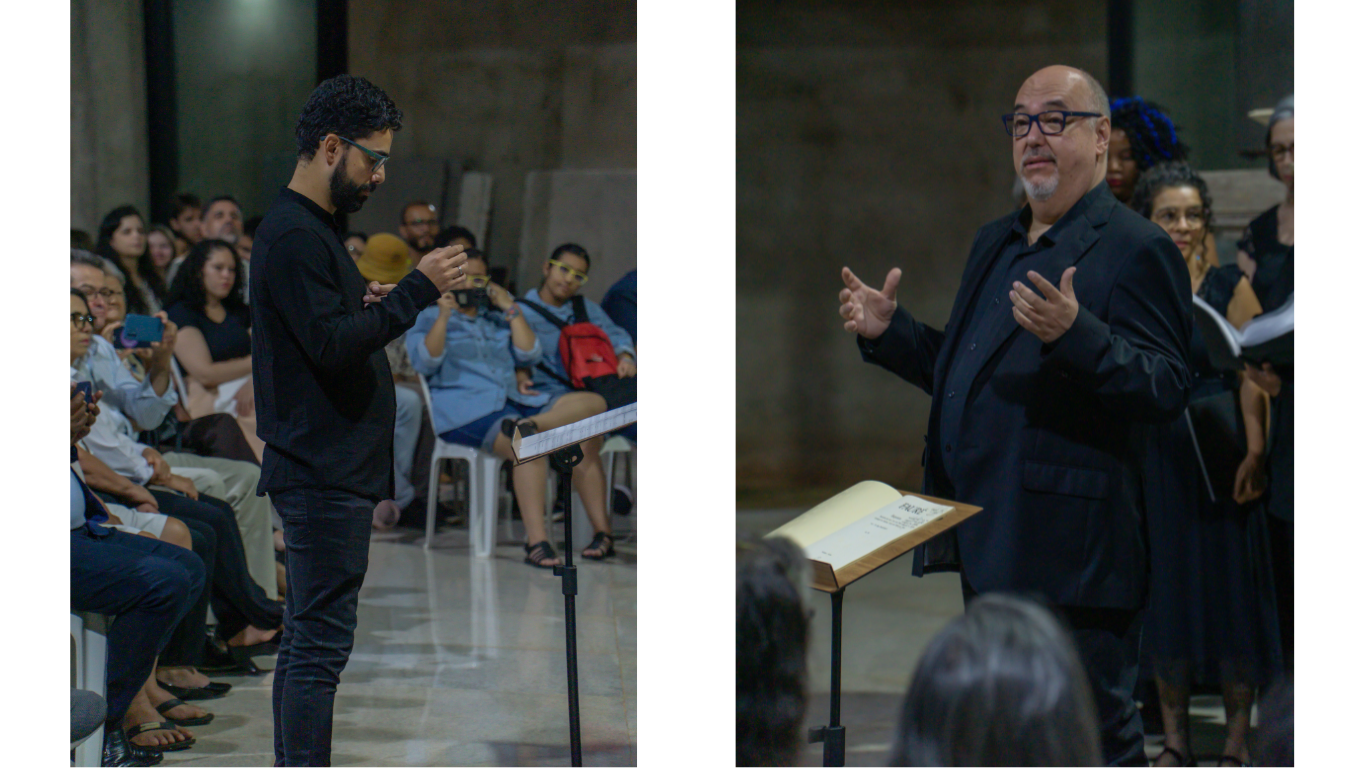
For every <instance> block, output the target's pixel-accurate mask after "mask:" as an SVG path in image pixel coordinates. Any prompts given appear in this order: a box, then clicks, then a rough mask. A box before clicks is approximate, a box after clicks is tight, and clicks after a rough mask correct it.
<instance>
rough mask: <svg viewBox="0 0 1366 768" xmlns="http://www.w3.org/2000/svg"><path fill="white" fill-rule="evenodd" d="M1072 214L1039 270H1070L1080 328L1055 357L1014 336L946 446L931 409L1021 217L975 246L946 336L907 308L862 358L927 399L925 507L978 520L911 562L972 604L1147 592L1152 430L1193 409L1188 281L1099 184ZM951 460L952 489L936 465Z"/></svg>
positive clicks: (1175, 256) (1169, 251)
mask: <svg viewBox="0 0 1366 768" xmlns="http://www.w3.org/2000/svg"><path fill="white" fill-rule="evenodd" d="M1077 206H1079V209H1076V210H1074V211H1073V212H1072V213H1075V214H1076V215H1072V216H1068V217H1066V218H1065V219H1064V220H1060V221H1059V223H1058V224H1057V225H1055V228H1058V232H1056V233H1050V237H1051V238H1052V239H1053V241H1054V245H1053V246H1052V247H1051V248H1048V249H1046V250H1045V251H1044V255H1043V260H1044V261H1043V266H1042V267H1041V268H1039V269H1037V271H1038V272H1039V273H1040V274H1041V275H1043V276H1044V278H1046V279H1047V280H1049V281H1050V282H1052V283H1053V285H1055V286H1057V285H1059V284H1060V281H1061V278H1062V273H1063V271H1064V270H1065V269H1066V268H1068V267H1070V266H1073V265H1076V266H1077V272H1076V274H1075V275H1074V276H1073V287H1074V289H1075V292H1076V296H1077V300H1078V302H1079V303H1080V305H1081V309H1080V312H1079V313H1078V315H1077V319H1076V321H1075V322H1074V324H1073V325H1072V327H1071V328H1070V329H1069V330H1068V331H1067V333H1065V334H1064V335H1063V336H1062V338H1060V339H1058V340H1057V341H1056V342H1055V343H1054V344H1052V345H1050V347H1049V348H1045V346H1044V344H1043V342H1042V341H1040V340H1039V338H1038V337H1037V336H1035V335H1033V334H1032V333H1029V332H1028V331H1026V330H1024V329H1023V328H1022V327H1020V325H1019V324H1018V323H1016V322H1013V321H1011V322H1008V323H1006V324H1005V327H1001V328H998V329H996V330H995V335H994V336H989V337H988V339H989V341H988V342H987V343H990V344H992V345H995V351H994V353H993V354H991V355H990V356H989V357H988V358H987V361H986V363H985V364H984V365H983V367H982V368H981V370H979V371H977V372H976V373H975V376H974V378H973V384H972V387H971V390H970V391H969V392H967V393H965V396H966V397H968V398H969V400H968V401H967V405H966V410H965V414H964V416H963V419H962V422H961V424H960V428H959V430H958V434H956V435H941V434H940V413H941V402H940V398H939V397H937V396H936V394H937V393H938V392H939V391H940V389H941V388H942V386H943V384H944V381H945V378H946V376H947V374H948V370H949V362H950V361H951V360H952V358H953V355H954V353H955V352H956V348H957V345H958V344H959V341H960V339H962V338H963V337H964V327H963V325H964V323H965V322H966V315H967V313H968V308H969V306H970V305H971V303H972V299H973V297H974V296H975V295H976V293H977V292H978V291H979V290H980V289H981V286H982V283H983V282H984V281H985V280H986V278H987V276H988V275H989V274H990V272H991V267H992V265H993V263H994V262H995V260H996V257H997V256H998V255H999V254H1000V253H1001V250H1002V248H1003V246H1004V244H1005V243H1006V240H1007V236H1008V235H1009V233H1010V230H1011V225H1012V224H1013V223H1014V222H1015V221H1016V220H1017V217H1018V216H1019V215H1020V214H1019V213H1012V214H1011V215H1009V216H1006V217H1004V218H1001V219H998V220H996V221H994V222H992V223H990V224H988V225H986V226H985V227H983V228H982V229H981V230H979V231H978V233H977V237H976V239H975V240H974V241H973V244H972V252H971V254H970V255H969V257H968V263H967V268H966V270H965V271H964V274H963V282H962V285H961V286H960V288H959V290H958V296H957V298H955V300H954V304H953V311H952V313H951V314H950V316H949V322H948V325H947V327H945V329H944V330H943V331H938V330H935V329H933V328H930V327H928V326H926V325H925V324H923V323H920V322H917V321H916V320H915V319H914V318H912V317H911V315H910V313H909V312H907V311H906V310H905V309H904V308H898V309H897V311H896V314H895V316H894V317H893V319H892V323H891V326H890V327H888V329H887V331H886V332H885V333H884V334H883V335H882V336H881V337H879V338H878V339H875V340H872V341H869V340H867V339H862V338H860V341H859V346H860V349H861V350H862V352H863V356H864V359H865V360H866V361H869V362H873V363H877V364H878V365H881V366H882V367H884V368H886V369H887V370H889V371H891V372H893V373H895V374H897V375H898V376H901V377H902V378H904V379H905V380H907V381H909V382H911V383H912V384H914V385H916V386H917V387H919V388H921V389H923V390H925V391H926V392H927V393H929V394H930V395H931V396H932V397H934V400H933V403H932V405H931V408H930V433H929V435H928V436H927V438H926V439H927V446H926V451H925V455H924V458H923V462H924V464H925V484H924V491H925V493H927V494H932V495H935V496H942V497H948V498H953V499H955V500H959V501H964V502H967V503H970V504H975V505H978V506H981V507H982V508H983V511H982V512H981V513H980V514H978V515H977V516H975V517H973V518H971V519H969V520H967V521H966V522H964V523H963V524H961V525H960V526H959V527H958V528H957V529H956V530H955V531H951V532H950V533H948V534H945V535H943V536H940V537H937V538H936V539H935V540H933V541H931V542H929V543H928V544H926V545H925V546H924V547H921V548H920V550H918V551H917V552H916V558H915V568H916V573H917V575H919V574H921V573H923V572H924V571H925V570H930V571H934V570H952V569H955V568H961V569H962V570H963V572H964V573H965V574H966V576H967V578H968V580H969V582H970V583H971V584H972V586H973V587H974V589H976V590H977V591H979V592H988V591H1028V592H1033V593H1036V594H1038V595H1039V596H1041V597H1043V598H1044V599H1047V600H1049V601H1051V602H1053V603H1055V604H1058V605H1073V606H1093V607H1112V608H1127V609H1136V608H1140V607H1142V605H1143V603H1144V600H1145V598H1146V585H1147V578H1146V576H1147V549H1146V544H1145V541H1144V533H1143V530H1144V529H1143V513H1142V509H1143V499H1142V482H1141V481H1142V466H1143V452H1142V448H1143V440H1144V439H1145V435H1146V433H1145V432H1144V430H1145V429H1146V427H1145V426H1144V425H1143V422H1149V423H1161V422H1169V421H1172V420H1174V419H1175V418H1177V417H1178V416H1179V415H1180V414H1181V412H1182V410H1183V409H1184V408H1185V406H1186V400H1187V398H1188V396H1189V391H1190V374H1189V369H1188V366H1187V355H1188V347H1189V340H1190V335H1191V292H1190V277H1189V274H1188V272H1187V269H1186V266H1185V263H1184V262H1183V261H1182V259H1181V254H1180V252H1179V251H1178V250H1177V248H1176V245H1175V244H1174V243H1173V242H1172V240H1171V238H1170V237H1168V236H1167V234H1166V233H1165V232H1163V231H1162V230H1161V229H1160V228H1159V227H1158V226H1157V225H1155V224H1153V223H1152V222H1150V221H1148V220H1146V219H1144V218H1143V217H1141V216H1139V215H1138V214H1137V213H1135V212H1133V211H1131V210H1129V209H1128V208H1125V207H1124V206H1122V205H1120V204H1119V202H1118V201H1117V200H1115V198H1114V196H1113V195H1112V194H1111V193H1110V190H1109V188H1108V187H1106V185H1105V184H1103V183H1102V184H1100V185H1098V186H1097V187H1096V188H1094V189H1093V190H1092V191H1091V192H1089V193H1087V195H1086V196H1085V197H1083V198H1082V199H1081V200H1080V201H1079V202H1078V203H1077ZM1055 234H1056V236H1054V235H1055ZM1030 287H1031V289H1032V288H1033V286H1032V285H1031V286H1030ZM990 298H994V297H983V298H982V299H981V300H983V301H985V300H988V299H990ZM999 298H1000V299H1001V300H1002V301H1008V300H1009V299H1008V297H1006V296H1001V297H999ZM949 449H951V450H953V451H954V464H955V467H956V471H955V473H954V479H956V480H957V482H956V483H955V482H953V479H951V478H950V477H949V475H948V473H947V471H946V470H945V467H944V461H943V456H942V454H941V453H940V451H941V450H949Z"/></svg>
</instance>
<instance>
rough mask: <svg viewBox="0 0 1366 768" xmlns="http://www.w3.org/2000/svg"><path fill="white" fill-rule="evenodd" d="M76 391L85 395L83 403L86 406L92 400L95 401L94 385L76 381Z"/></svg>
mask: <svg viewBox="0 0 1366 768" xmlns="http://www.w3.org/2000/svg"><path fill="white" fill-rule="evenodd" d="M76 389H77V390H78V391H79V392H81V394H83V395H85V402H86V403H87V404H89V403H90V402H91V401H93V400H94V399H95V385H94V384H91V383H90V382H88V381H78V382H76Z"/></svg>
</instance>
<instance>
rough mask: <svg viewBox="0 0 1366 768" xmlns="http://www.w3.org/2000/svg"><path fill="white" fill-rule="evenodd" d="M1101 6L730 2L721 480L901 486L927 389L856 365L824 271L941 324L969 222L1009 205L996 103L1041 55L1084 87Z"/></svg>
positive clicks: (924, 413)
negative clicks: (731, 181)
mask: <svg viewBox="0 0 1366 768" xmlns="http://www.w3.org/2000/svg"><path fill="white" fill-rule="evenodd" d="M1105 29H1106V28H1105V5H1104V4H1103V3H1092V2H1084V0H1058V1H1056V2H1047V3H1033V4H1020V3H1011V2H986V1H984V0H970V1H968V2H918V3H898V2H885V3H880V2H861V3H846V4H842V5H840V6H839V7H835V6H834V5H833V4H829V3H821V2H816V1H815V0H801V1H796V2H787V3H783V4H782V5H780V6H777V7H774V5H771V4H768V3H742V4H741V5H740V7H739V9H738V16H737V34H738V38H739V40H738V61H737V80H738V85H737V98H738V102H739V103H738V106H737V121H738V128H737V131H738V136H737V156H738V159H737V179H736V186H737V208H738V210H737V240H738V243H737V247H738V252H737V271H738V275H737V284H736V295H737V305H738V308H737V317H736V328H737V340H736V353H737V356H738V360H737V379H738V380H737V384H736V390H737V407H736V421H737V423H736V441H737V446H736V447H737V463H738V468H737V485H738V487H739V489H740V490H741V491H742V492H743V491H746V490H754V489H774V488H784V487H792V486H827V485H828V486H845V485H849V484H852V483H853V482H856V481H858V480H861V479H866V478H876V479H881V480H884V481H888V482H892V483H897V484H900V486H901V487H903V488H904V487H918V486H919V481H920V466H919V464H920V462H919V459H920V454H921V447H922V445H923V439H922V438H923V435H924V434H925V431H926V421H927V418H928V413H929V403H930V400H929V397H928V396H926V395H925V394H924V393H922V392H920V391H919V390H915V389H913V388H912V387H911V386H910V385H909V384H906V383H905V382H903V381H901V380H900V379H896V378H895V377H893V376H892V375H891V374H888V373H886V372H885V371H882V370H881V369H878V368H875V367H873V366H869V365H866V364H864V363H862V362H861V361H860V358H859V354H858V351H857V349H856V347H855V344H854V340H853V338H852V337H850V336H849V335H847V334H845V332H844V330H843V328H842V327H841V326H842V323H841V320H840V318H839V316H838V314H837V309H838V299H837V294H838V292H839V290H840V288H841V283H840V279H839V270H840V267H841V266H844V265H848V266H849V267H850V268H852V269H853V270H854V271H855V272H856V273H858V274H860V275H861V276H863V277H864V278H865V279H867V280H868V281H870V282H873V281H876V282H877V284H878V285H879V286H880V285H881V282H882V279H883V277H884V276H885V275H886V273H887V271H888V270H889V269H890V268H891V267H893V266H900V267H902V268H903V270H904V271H905V276H904V278H903V280H902V283H901V290H900V295H899V299H900V301H901V302H902V304H903V306H905V307H907V308H909V309H910V310H911V311H912V312H914V313H915V314H916V316H917V317H918V318H920V319H922V320H925V321H927V322H929V323H931V324H934V325H937V326H940V327H942V325H943V323H944V322H945V320H946V319H947V317H948V313H949V309H950V307H951V304H952V302H953V297H954V292H955V291H956V289H957V287H958V282H959V278H960V276H961V273H962V268H963V263H964V261H965V259H966V257H967V252H968V247H969V246H970V245H971V243H972V238H973V235H974V233H975V232H976V230H977V228H978V227H980V226H981V225H982V224H984V223H986V222H987V221H989V220H991V219H994V218H996V217H999V216H1001V215H1003V214H1005V213H1007V212H1008V211H1009V209H1010V188H1011V184H1012V182H1013V180H1014V172H1013V170H1012V165H1011V159H1010V140H1009V137H1007V136H1006V134H1005V131H1004V129H1003V128H1002V127H1001V123H1000V119H999V116H1000V115H1001V114H1003V113H1004V112H1007V111H1009V109H1010V105H1011V104H1012V103H1013V99H1014V96H1015V93H1016V91H1017V90H1018V89H1019V86H1020V84H1021V83H1022V82H1023V80H1024V79H1025V78H1026V77H1027V76H1028V75H1029V74H1030V73H1031V72H1033V71H1034V70H1036V69H1038V68H1039V67H1041V66H1044V65H1048V64H1054V63H1067V64H1073V65H1076V66H1080V67H1083V68H1085V69H1087V70H1089V71H1090V72H1092V73H1093V74H1094V75H1096V76H1097V77H1098V78H1100V79H1101V80H1102V82H1104V79H1105V76H1106V71H1105V61H1106V47H1105Z"/></svg>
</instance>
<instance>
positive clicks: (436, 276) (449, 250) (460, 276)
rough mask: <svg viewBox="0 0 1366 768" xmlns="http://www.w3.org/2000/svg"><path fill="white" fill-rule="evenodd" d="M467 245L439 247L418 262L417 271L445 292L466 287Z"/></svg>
mask: <svg viewBox="0 0 1366 768" xmlns="http://www.w3.org/2000/svg"><path fill="white" fill-rule="evenodd" d="M464 251H465V246H463V245H459V244H457V245H448V246H446V247H445V248H437V249H436V250H434V251H432V252H431V253H429V254H427V255H426V256H423V257H422V261H420V262H418V265H417V271H419V272H421V273H422V274H424V275H426V276H427V279H428V280H431V281H432V282H433V283H435V284H436V289H437V290H438V291H441V292H442V293H445V292H446V291H454V290H456V289H459V288H464V287H465V271H464V269H463V268H464V266H465V261H466V259H467V258H468V257H467V256H465V253H464Z"/></svg>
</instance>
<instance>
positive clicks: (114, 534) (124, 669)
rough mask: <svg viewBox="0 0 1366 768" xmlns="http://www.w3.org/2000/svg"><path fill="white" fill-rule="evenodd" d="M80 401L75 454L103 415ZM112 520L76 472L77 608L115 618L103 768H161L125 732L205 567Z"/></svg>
mask: <svg viewBox="0 0 1366 768" xmlns="http://www.w3.org/2000/svg"><path fill="white" fill-rule="evenodd" d="M73 303H74V301H73ZM87 313H88V310H87ZM77 398H79V399H80V400H84V397H83V395H80V394H79V393H77V392H76V391H75V390H74V389H73V409H72V420H71V445H72V450H73V451H74V450H75V446H76V443H77V442H78V441H79V440H81V438H82V437H83V436H84V433H85V431H86V430H87V429H88V428H89V426H90V424H91V423H92V422H93V421H94V419H95V415H96V413H95V409H94V408H90V407H87V408H81V407H80V403H78V402H76V400H77ZM107 519H108V515H107V513H106V511H105V509H104V506H103V503H102V502H101V501H100V499H99V498H98V497H96V496H95V494H94V493H92V492H91V490H90V488H89V487H87V486H86V485H85V483H84V481H83V480H82V479H81V477H80V476H79V475H78V474H77V472H76V471H75V470H74V469H73V470H72V472H71V609H72V610H73V611H86V612H90V613H102V614H106V615H108V616H111V617H113V620H112V621H111V622H110V626H109V631H108V634H107V636H106V637H107V643H108V651H107V658H106V662H105V681H104V682H105V696H106V699H107V707H106V711H105V730H104V745H103V747H104V748H103V756H102V759H101V764H102V765H156V764H157V763H159V762H160V761H161V757H160V755H158V754H157V753H156V751H154V750H150V749H145V748H142V747H137V746H134V745H133V744H131V743H129V740H128V735H127V734H126V732H125V730H124V728H125V727H126V725H127V721H128V715H129V713H130V709H131V708H132V706H133V701H134V699H135V697H137V696H138V695H139V693H140V692H142V691H143V689H144V687H145V686H146V685H147V681H148V680H149V679H150V678H151V676H152V669H153V667H154V665H155V663H156V658H157V654H159V653H160V652H161V651H162V649H164V648H165V647H166V645H167V643H168V642H169V641H170V638H171V634H172V632H173V631H174V629H175V627H176V625H177V624H178V623H179V622H180V621H181V620H182V619H183V618H184V617H185V615H186V614H187V613H188V612H189V611H190V610H191V607H192V606H193V605H194V604H195V602H196V601H197V600H198V599H199V597H200V595H201V594H202V593H203V591H204V589H205V583H206V582H205V574H204V565H203V563H202V562H201V561H200V559H199V558H198V557H196V556H195V555H194V553H192V552H190V551H189V550H186V549H183V548H181V547H177V546H175V545H173V544H168V543H165V542H162V541H158V540H156V539H155V538H152V537H146V536H139V535H133V534H128V533H125V532H123V531H117V530H113V529H110V528H105V527H103V526H102V525H100V523H101V522H103V521H105V520H107ZM168 709H173V708H168ZM153 713H154V714H155V711H153Z"/></svg>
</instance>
